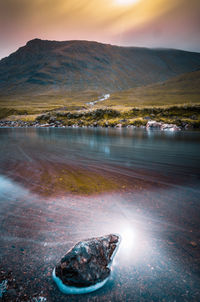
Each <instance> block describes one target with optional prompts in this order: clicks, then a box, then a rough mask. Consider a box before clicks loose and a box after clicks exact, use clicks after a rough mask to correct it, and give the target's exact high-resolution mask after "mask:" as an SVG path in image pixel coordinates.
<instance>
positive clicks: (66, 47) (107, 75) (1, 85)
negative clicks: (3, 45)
mask: <svg viewBox="0 0 200 302" xmlns="http://www.w3.org/2000/svg"><path fill="white" fill-rule="evenodd" d="M199 66H200V53H194V52H187V51H182V50H173V49H148V48H138V47H119V46H113V45H109V44H102V43H97V42H89V41H65V42H57V41H46V40H40V39H34V40H31V41H29V42H28V43H27V44H26V45H25V46H23V47H21V48H19V49H18V50H17V51H16V52H14V53H13V54H11V55H10V56H8V57H6V58H4V59H2V60H1V61H0V94H1V95H4V94H5V95H6V94H10V95H12V94H26V95H29V94H30V95H31V94H36V93H37V94H41V93H46V92H48V93H49V92H53V93H57V92H60V91H69V90H71V91H82V90H88V89H89V90H101V91H111V92H112V91H116V90H117V91H118V90H124V89H129V88H133V87H138V86H143V85H149V84H153V83H158V82H163V81H166V80H168V79H170V78H172V77H175V76H178V75H180V74H183V73H186V72H190V71H194V70H196V69H198V68H199Z"/></svg>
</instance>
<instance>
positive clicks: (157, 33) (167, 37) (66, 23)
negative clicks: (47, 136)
mask: <svg viewBox="0 0 200 302" xmlns="http://www.w3.org/2000/svg"><path fill="white" fill-rule="evenodd" d="M125 2H126V0H124V5H122V4H121V5H119V3H118V0H109V1H108V0H33V1H31V0H0V57H3V56H6V55H8V54H9V53H10V52H12V51H14V50H16V49H17V48H18V47H20V46H22V45H24V44H25V43H26V42H27V41H28V40H30V39H33V38H35V37H38V38H41V39H51V40H69V39H86V40H96V41H101V42H106V43H112V44H119V45H137V46H138V45H142V46H147V47H174V48H184V49H189V50H196V51H199V50H200V38H199V36H200V35H199V32H200V21H199V19H200V18H199V14H200V1H199V0H190V1H188V0H140V1H138V2H137V3H135V4H134V3H133V4H129V5H128V4H127V5H126V4H125ZM129 2H130V1H129Z"/></svg>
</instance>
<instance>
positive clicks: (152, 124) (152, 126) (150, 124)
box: [146, 120, 181, 131]
mask: <svg viewBox="0 0 200 302" xmlns="http://www.w3.org/2000/svg"><path fill="white" fill-rule="evenodd" d="M146 129H147V130H153V129H157V130H169V131H179V130H181V128H180V127H178V126H177V125H175V124H166V123H163V122H156V121H152V120H151V121H148V122H147V125H146Z"/></svg>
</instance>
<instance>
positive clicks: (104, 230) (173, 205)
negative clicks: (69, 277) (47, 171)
mask: <svg viewBox="0 0 200 302" xmlns="http://www.w3.org/2000/svg"><path fill="white" fill-rule="evenodd" d="M199 138H200V135H199V133H198V132H178V133H171V132H170V134H168V133H166V132H165V133H163V132H159V131H152V132H146V131H143V130H132V129H120V130H119V129H115V130H113V129H0V141H1V149H0V169H1V170H0V172H1V175H0V205H1V207H0V234H1V263H2V269H3V270H5V271H8V270H12V271H13V274H14V276H15V279H16V282H17V284H19V286H18V287H17V292H18V295H20V297H21V298H20V299H21V301H26V299H27V298H26V299H25V298H24V297H27V296H24V295H28V297H29V298H28V299H29V300H30V299H31V298H32V297H34V295H36V294H37V296H44V297H46V298H47V301H198V300H199V299H200V288H199V284H200V279H199V276H198V269H199V264H200V263H199V255H200V254H199V252H200V249H199V208H200V204H199V191H200V190H199V168H200V152H199V151H200V148H199V147H200V140H199ZM18 162H23V163H24V165H25V164H26V166H28V167H30V169H31V167H33V166H34V167H35V166H37V164H38V163H39V164H43V163H44V162H45V163H46V162H48V164H49V165H51V164H52V165H53V164H54V163H55V162H57V163H59V164H70V165H78V166H81V167H84V168H86V169H89V168H90V169H92V170H95V171H101V170H103V171H109V172H110V173H113V172H114V173H116V174H117V175H118V176H119V179H120V178H121V179H123V178H124V177H127V178H128V179H129V180H130V183H131V182H132V183H134V182H136V180H137V181H138V179H139V182H140V186H141V188H142V189H141V190H139V189H138V190H137V191H136V190H130V189H129V190H127V191H126V190H124V189H123V190H122V191H119V192H116V193H112V194H110V193H109V194H108V193H105V194H101V195H96V196H88V197H86V196H85V197H83V196H80V195H78V194H77V195H73V196H71V195H69V194H66V195H62V196H60V195H59V196H54V197H51V196H48V197H44V196H41V195H39V194H36V193H34V194H33V193H31V191H29V190H28V189H27V188H26V189H25V188H24V187H23V184H22V183H21V182H20V181H19V182H15V181H13V180H12V179H13V174H14V172H15V168H16V167H17V165H18ZM10 165H11V166H12V170H9V173H10V174H9V173H8V171H7V167H10ZM38 171H39V170H38ZM11 172H12V173H11ZM38 173H39V172H38ZM146 180H148V181H150V180H151V181H152V183H153V185H152V188H148V187H145V189H143V183H144V182H145V181H146ZM30 181H33V179H32V180H30ZM159 184H163V185H162V186H160V185H159ZM111 232H113V233H119V234H120V235H121V237H122V242H121V245H120V249H119V251H118V253H117V255H116V257H115V261H114V265H113V272H112V275H111V277H110V279H109V281H108V283H107V284H106V285H105V287H103V288H102V289H101V290H99V291H97V292H94V293H91V294H88V295H85V296H84V295H80V296H78V297H77V296H76V297H74V296H67V295H66V296H63V295H62V294H61V293H60V292H59V291H58V289H57V288H56V286H55V284H54V283H53V282H52V279H51V273H52V269H53V267H54V265H55V264H56V262H57V261H58V260H59V259H60V257H61V256H62V255H63V254H64V253H65V252H66V251H67V250H68V249H69V248H70V247H71V246H72V245H73V244H75V243H76V242H77V241H79V240H82V239H85V238H89V237H93V236H100V235H103V234H108V233H111ZM20 286H21V287H20ZM22 297H23V299H24V300H23V299H22Z"/></svg>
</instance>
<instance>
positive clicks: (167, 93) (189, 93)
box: [96, 70, 200, 109]
mask: <svg viewBox="0 0 200 302" xmlns="http://www.w3.org/2000/svg"><path fill="white" fill-rule="evenodd" d="M192 104H200V70H197V71H194V72H190V73H185V74H183V75H181V76H178V77H175V78H173V79H170V80H168V81H165V82H163V83H160V84H154V85H149V86H146V87H144V86H143V87H138V88H133V89H129V90H125V91H121V92H117V93H113V94H112V95H111V98H110V99H109V101H107V102H102V103H101V104H100V105H101V106H109V107H114V108H118V109H123V108H124V107H148V106H172V105H192ZM96 107H98V105H96Z"/></svg>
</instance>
